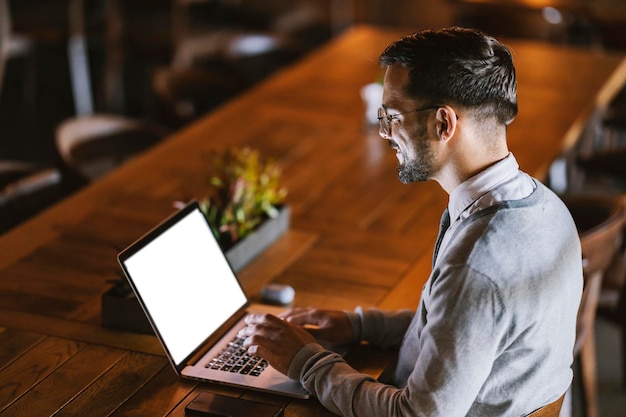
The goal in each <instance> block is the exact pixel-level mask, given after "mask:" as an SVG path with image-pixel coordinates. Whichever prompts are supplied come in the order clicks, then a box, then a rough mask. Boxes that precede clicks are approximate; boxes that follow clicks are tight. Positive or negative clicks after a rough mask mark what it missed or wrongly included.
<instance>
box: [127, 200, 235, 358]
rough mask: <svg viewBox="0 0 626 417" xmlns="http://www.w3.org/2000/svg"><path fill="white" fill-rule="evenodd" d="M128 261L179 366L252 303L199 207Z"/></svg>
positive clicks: (129, 270)
mask: <svg viewBox="0 0 626 417" xmlns="http://www.w3.org/2000/svg"><path fill="white" fill-rule="evenodd" d="M124 264H125V266H126V269H127V270H128V272H129V274H130V276H132V277H133V282H134V284H135V286H136V288H137V291H138V292H139V294H141V298H142V299H143V301H144V305H145V307H146V309H147V310H148V312H149V313H150V315H151V316H152V319H153V320H152V321H153V323H155V325H156V327H157V329H158V331H159V333H160V334H161V337H162V339H163V342H164V344H165V345H166V346H167V349H168V350H169V352H170V355H171V356H172V359H173V360H174V362H175V363H176V365H179V364H180V363H181V362H182V361H183V360H184V359H185V358H186V357H187V356H188V355H189V354H190V353H191V352H192V351H193V350H194V349H196V348H197V347H198V346H199V345H200V343H202V342H203V341H204V340H205V339H206V338H207V337H208V336H209V335H211V334H212V333H213V332H214V331H215V330H217V329H218V328H219V327H220V325H222V324H223V323H224V321H226V320H227V319H228V318H229V317H230V316H232V315H233V314H234V313H235V312H236V311H237V310H239V309H240V308H241V307H242V306H243V305H244V304H245V303H246V301H247V299H246V295H245V293H244V292H243V290H242V289H241V286H240V285H239V282H238V281H237V278H236V277H235V275H234V274H233V272H232V270H231V268H230V266H229V265H228V263H227V261H226V258H225V257H224V255H223V254H222V251H221V249H220V248H219V246H218V244H217V242H216V240H215V238H214V237H213V235H212V232H211V230H210V228H209V226H208V224H207V222H206V220H205V219H204V217H203V214H202V212H201V211H199V210H197V209H196V210H193V211H191V212H190V213H189V214H188V215H187V216H186V217H184V218H183V219H182V220H180V221H178V222H177V223H176V224H175V225H174V226H172V227H171V228H169V229H168V230H166V231H165V232H164V233H163V234H161V235H160V236H158V237H157V238H156V239H155V240H153V241H152V242H150V243H148V244H147V245H146V246H145V247H143V248H142V249H140V250H139V251H138V252H137V253H135V254H133V255H132V256H131V257H130V258H128V259H127V260H126V262H125V263H124Z"/></svg>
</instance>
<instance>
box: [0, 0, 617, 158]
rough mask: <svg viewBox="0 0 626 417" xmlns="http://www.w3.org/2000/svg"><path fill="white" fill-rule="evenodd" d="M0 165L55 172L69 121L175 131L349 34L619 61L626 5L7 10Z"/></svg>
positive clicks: (203, 4) (322, 3)
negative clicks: (425, 32)
mask: <svg viewBox="0 0 626 417" xmlns="http://www.w3.org/2000/svg"><path fill="white" fill-rule="evenodd" d="M0 14H1V15H2V17H1V20H0V28H1V29H0V33H1V35H0V39H2V40H1V41H0V45H1V46H0V48H2V54H1V56H2V62H1V63H0V159H17V160H26V161H33V162H37V163H43V164H54V163H56V159H57V155H56V154H57V150H56V149H55V148H56V147H55V141H54V135H55V130H56V128H57V127H58V126H59V124H60V123H61V122H63V121H64V120H66V119H68V118H71V117H76V116H79V115H85V114H93V113H109V114H111V113H112V114H119V115H124V116H128V117H133V118H141V119H143V120H151V121H154V122H155V123H158V124H160V125H163V126H164V127H169V128H174V129H175V128H178V127H180V126H182V125H184V124H186V123H188V122H189V121H191V120H193V119H194V118H196V117H198V116H199V115H201V114H203V113H204V112H206V111H209V110H210V109H211V108H214V107H215V106H218V105H220V104H221V103H223V102H225V101H226V100H229V99H231V98H232V97H234V96H236V95H237V94H238V93H240V92H241V91H243V90H245V89H247V88H249V87H250V86H252V85H254V84H255V83H257V82H258V81H260V80H261V79H263V78H264V77H266V76H267V75H269V74H271V73H272V72H273V71H275V70H277V69H279V68H281V67H282V66H284V65H287V64H289V63H291V62H293V61H294V60H297V59H299V58H300V57H302V56H303V55H304V54H306V53H307V52H308V51H310V50H312V49H314V48H315V47H317V46H319V45H321V44H323V43H324V42H326V41H328V40H329V39H331V38H332V37H333V36H336V35H338V34H340V33H341V32H342V31H343V30H345V29H346V28H347V27H349V26H350V25H353V24H358V23H368V24H375V25H380V26H394V27H407V31H408V30H417V29H422V28H432V27H442V26H449V25H453V24H459V25H464V26H474V27H479V28H483V29H485V30H487V31H489V32H490V33H492V34H494V35H506V36H515V37H524V38H532V39H539V40H542V41H546V42H559V43H570V44H574V45H579V46H582V47H588V48H596V49H608V50H618V51H623V50H624V49H625V48H626V35H625V33H624V29H625V28H626V2H625V1H623V0H594V1H590V0H588V1H581V0H577V1H576V0H558V1H548V0H508V1H507V0H505V1H496V0H491V1H490V0H467V1H463V0H430V1H426V0H421V1H420V0H388V1H382V0H263V1H261V0H257V1H253V0H45V1H43V0H0Z"/></svg>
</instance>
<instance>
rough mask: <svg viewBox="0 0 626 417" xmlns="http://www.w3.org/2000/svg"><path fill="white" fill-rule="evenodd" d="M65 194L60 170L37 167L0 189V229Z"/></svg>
mask: <svg viewBox="0 0 626 417" xmlns="http://www.w3.org/2000/svg"><path fill="white" fill-rule="evenodd" d="M64 196H65V189H64V186H63V183H62V178H61V173H60V172H59V171H58V170H57V169H54V168H51V169H45V170H41V171H39V172H37V173H34V174H32V175H29V176H27V177H25V178H22V179H20V180H17V181H15V183H13V184H11V185H9V186H7V187H5V188H4V189H3V190H0V233H3V232H6V231H7V230H9V229H11V228H13V227H14V226H17V225H18V224H20V223H22V222H23V221H25V220H27V219H28V218H30V217H32V216H34V215H35V214H37V213H38V212H40V211H42V210H44V209H46V208H47V207H49V206H50V205H52V204H53V203H55V202H56V201H58V200H60V199H61V198H63V197H64Z"/></svg>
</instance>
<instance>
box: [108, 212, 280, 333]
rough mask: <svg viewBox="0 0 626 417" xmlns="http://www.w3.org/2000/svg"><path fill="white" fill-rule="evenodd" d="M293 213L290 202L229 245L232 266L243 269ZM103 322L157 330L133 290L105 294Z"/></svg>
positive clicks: (146, 331) (274, 238)
mask: <svg viewBox="0 0 626 417" xmlns="http://www.w3.org/2000/svg"><path fill="white" fill-rule="evenodd" d="M290 217H291V210H290V208H289V206H283V207H282V208H281V209H280V213H279V215H278V217H276V218H275V219H269V220H266V221H265V222H263V224H261V225H260V226H259V228H258V229H256V230H255V231H254V232H252V233H251V234H249V235H248V236H247V237H246V238H245V239H243V240H242V241H240V242H238V243H237V244H236V245H235V246H233V247H232V248H230V249H229V250H228V251H227V252H226V258H227V259H228V262H229V263H230V265H231V267H232V268H233V270H234V271H235V272H238V271H240V270H241V269H242V268H243V267H244V266H246V265H247V264H248V263H250V261H252V260H253V259H254V258H256V257H257V256H259V255H260V254H261V252H263V251H264V250H265V249H267V248H268V247H269V246H270V245H271V244H272V243H274V242H275V241H276V240H277V239H278V238H279V237H280V236H282V235H283V234H284V233H285V232H286V231H287V230H288V229H289V221H290ZM101 323H102V326H104V327H109V328H114V329H122V330H129V331H134V332H139V333H146V334H153V333H154V332H153V330H152V327H151V326H150V323H149V322H148V319H147V318H146V315H145V313H144V312H143V309H142V308H141V306H140V305H139V302H138V301H137V298H135V295H134V294H133V293H132V292H131V293H130V294H127V295H122V294H120V293H119V291H116V289H115V288H111V289H109V290H108V291H107V292H105V293H104V294H102V316H101Z"/></svg>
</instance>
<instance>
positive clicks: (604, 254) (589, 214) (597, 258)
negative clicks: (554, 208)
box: [564, 196, 624, 353]
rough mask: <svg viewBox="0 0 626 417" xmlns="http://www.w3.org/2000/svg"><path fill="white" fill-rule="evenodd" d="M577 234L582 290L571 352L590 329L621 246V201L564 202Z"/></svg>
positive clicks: (573, 199)
mask: <svg viewBox="0 0 626 417" xmlns="http://www.w3.org/2000/svg"><path fill="white" fill-rule="evenodd" d="M564 201H565V204H566V205H567V207H568V208H569V210H570V212H571V214H572V217H573V218H574V222H575V223H576V227H577V228H578V233H579V236H580V243H581V247H582V255H583V277H584V280H585V282H584V289H583V295H582V300H581V304H580V308H579V311H578V320H577V337H576V346H575V348H574V352H575V353H577V352H578V351H579V350H580V347H581V345H582V343H584V340H585V338H586V335H587V333H588V331H589V330H588V329H590V328H591V327H593V325H594V320H595V315H596V309H597V305H598V298H599V296H600V290H601V287H602V279H603V276H604V273H605V272H606V271H607V270H608V268H609V266H610V265H611V263H612V261H613V259H614V257H615V254H616V253H617V251H618V250H619V248H620V246H621V244H622V227H623V224H624V207H623V205H622V204H621V201H620V200H617V199H615V198H610V197H601V196H579V197H568V198H565V199H564Z"/></svg>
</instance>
